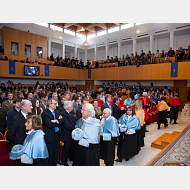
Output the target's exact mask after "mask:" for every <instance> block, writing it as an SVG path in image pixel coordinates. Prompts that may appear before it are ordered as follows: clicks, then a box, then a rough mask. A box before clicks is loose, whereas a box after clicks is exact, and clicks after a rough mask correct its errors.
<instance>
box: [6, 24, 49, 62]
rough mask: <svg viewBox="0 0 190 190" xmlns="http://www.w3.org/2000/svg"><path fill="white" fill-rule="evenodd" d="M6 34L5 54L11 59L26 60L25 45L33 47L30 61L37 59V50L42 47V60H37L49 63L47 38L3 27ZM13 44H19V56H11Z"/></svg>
mask: <svg viewBox="0 0 190 190" xmlns="http://www.w3.org/2000/svg"><path fill="white" fill-rule="evenodd" d="M3 33H4V38H3V40H4V53H5V55H6V56H7V57H8V58H9V59H17V60H26V57H25V44H27V45H31V57H29V60H30V61H34V60H35V59H37V58H36V48H37V47H42V59H39V58H38V59H37V60H38V61H39V62H43V61H47V37H44V36H40V35H36V34H32V33H29V32H25V31H20V30H16V29H12V28H9V27H5V26H4V27H3ZM11 42H17V43H18V55H11Z"/></svg>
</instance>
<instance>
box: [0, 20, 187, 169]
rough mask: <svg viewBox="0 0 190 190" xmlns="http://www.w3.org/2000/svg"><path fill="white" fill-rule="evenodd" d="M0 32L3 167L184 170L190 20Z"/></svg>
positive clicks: (4, 27)
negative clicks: (112, 167)
mask: <svg viewBox="0 0 190 190" xmlns="http://www.w3.org/2000/svg"><path fill="white" fill-rule="evenodd" d="M0 29H1V48H0V83H1V87H0V166H140V165H146V166H151V165H154V166H156V165H160V166H166V165H168V166H174V165H175V166H179V165H183V166H188V165H190V159H189V158H190V150H189V146H188V142H189V140H190V125H189V124H190V123H189V121H190V120H189V119H190V25H189V24H188V23H180V24H179V23H178V24H177V23H171V24H170V23H169V24H167V23H163V24H161V23H155V24H151V23H28V24H23V23H13V24H11V23H0ZM182 149H183V150H184V152H183V151H180V150H182Z"/></svg>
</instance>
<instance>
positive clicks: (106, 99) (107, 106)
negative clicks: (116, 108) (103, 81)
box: [101, 94, 113, 115]
mask: <svg viewBox="0 0 190 190" xmlns="http://www.w3.org/2000/svg"><path fill="white" fill-rule="evenodd" d="M110 102H111V95H110V94H107V95H106V96H105V104H102V106H101V111H102V112H103V110H104V109H105V108H109V109H110V110H111V115H112V113H113V107H112V103H110Z"/></svg>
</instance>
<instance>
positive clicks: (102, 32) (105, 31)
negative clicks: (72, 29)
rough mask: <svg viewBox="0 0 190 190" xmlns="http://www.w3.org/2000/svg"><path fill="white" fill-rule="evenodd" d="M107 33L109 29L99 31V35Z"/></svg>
mask: <svg viewBox="0 0 190 190" xmlns="http://www.w3.org/2000/svg"><path fill="white" fill-rule="evenodd" d="M106 33H107V30H103V31H101V32H97V36H102V35H104V34H106Z"/></svg>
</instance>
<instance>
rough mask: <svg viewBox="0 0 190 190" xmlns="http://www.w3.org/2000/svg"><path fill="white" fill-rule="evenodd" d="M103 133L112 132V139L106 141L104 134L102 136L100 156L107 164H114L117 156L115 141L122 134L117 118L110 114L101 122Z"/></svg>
mask: <svg viewBox="0 0 190 190" xmlns="http://www.w3.org/2000/svg"><path fill="white" fill-rule="evenodd" d="M101 123H102V125H101V133H102V134H103V135H104V134H105V133H106V134H110V135H111V139H110V140H108V141H106V140H104V139H103V136H101V138H100V158H101V159H103V160H104V163H105V165H106V166H113V164H114V158H115V142H116V138H117V137H118V136H119V135H120V133H119V125H118V122H117V119H116V118H115V117H113V116H110V117H109V118H108V119H106V120H105V119H104V118H103V121H102V122H101Z"/></svg>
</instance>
